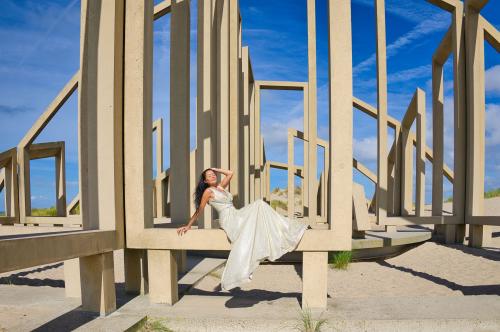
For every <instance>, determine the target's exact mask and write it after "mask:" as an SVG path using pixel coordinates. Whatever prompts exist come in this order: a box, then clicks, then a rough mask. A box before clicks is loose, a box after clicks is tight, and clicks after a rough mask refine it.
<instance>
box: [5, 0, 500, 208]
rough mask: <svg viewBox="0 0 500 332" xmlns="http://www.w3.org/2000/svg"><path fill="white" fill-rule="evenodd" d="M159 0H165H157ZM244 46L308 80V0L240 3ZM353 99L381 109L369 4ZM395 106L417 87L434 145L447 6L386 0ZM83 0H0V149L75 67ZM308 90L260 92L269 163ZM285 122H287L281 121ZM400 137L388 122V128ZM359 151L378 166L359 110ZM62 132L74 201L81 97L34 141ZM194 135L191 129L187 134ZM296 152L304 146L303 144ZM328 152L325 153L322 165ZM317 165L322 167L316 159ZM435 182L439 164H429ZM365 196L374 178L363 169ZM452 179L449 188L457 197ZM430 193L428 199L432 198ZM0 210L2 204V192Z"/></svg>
mask: <svg viewBox="0 0 500 332" xmlns="http://www.w3.org/2000/svg"><path fill="white" fill-rule="evenodd" d="M155 2H158V1H157V0H156V1H155ZM316 3H317V4H316V14H317V27H316V29H317V62H318V71H317V76H318V134H319V136H320V137H321V138H323V139H328V137H327V135H328V85H327V79H328V62H327V61H328V57H327V56H328V48H327V16H326V13H327V1H326V0H317V2H316ZM240 6H241V15H242V18H243V44H244V45H248V46H249V49H250V56H251V60H252V65H253V70H254V74H255V77H256V79H259V80H291V81H306V80H307V23H306V14H305V9H306V0H288V1H285V0H272V1H270V0H240ZM352 10H353V14H352V22H353V66H354V93H355V96H356V97H358V98H361V99H363V100H365V101H366V102H368V103H370V104H372V105H374V106H376V81H375V79H376V69H375V58H374V54H375V38H374V36H375V19H374V8H373V0H353V6H352ZM498 13H500V3H499V2H498V1H493V0H492V1H490V4H488V5H487V6H486V7H485V9H484V10H483V15H484V16H485V17H486V18H487V19H489V20H490V22H491V23H492V24H493V25H495V26H496V27H497V28H500V15H498ZM191 16H192V17H191V29H192V34H191V38H192V40H191V45H192V47H191V62H192V64H191V78H192V82H191V91H192V93H191V115H192V116H191V118H192V121H191V122H192V128H193V129H194V126H195V106H196V105H195V98H196V1H195V0H193V1H192V11H191ZM386 18H387V54H388V59H387V67H388V91H389V96H388V102H389V114H390V115H391V116H393V117H395V118H396V119H399V120H401V119H402V117H403V114H404V112H405V110H406V107H407V105H408V104H409V101H410V99H411V97H412V94H413V92H414V90H415V89H416V88H417V87H420V88H422V89H423V90H424V91H425V92H426V97H427V140H428V145H429V146H432V113H431V83H430V79H431V57H432V53H433V52H434V50H435V48H436V46H437V44H438V43H439V41H440V40H441V38H442V37H443V35H444V33H445V31H446V29H447V27H448V26H449V24H450V21H451V17H450V14H448V13H446V12H443V11H441V10H440V9H438V8H436V7H434V6H433V5H430V4H428V3H427V2H425V1H423V0H411V1H399V0H387V1H386ZM169 25H170V19H169V17H168V16H166V17H164V18H162V19H160V20H158V21H157V22H155V26H154V36H155V40H154V70H155V76H154V97H153V98H154V102H153V104H154V118H155V119H157V118H159V117H163V119H164V121H165V124H164V125H165V128H166V130H165V140H164V142H165V155H166V158H165V159H166V160H165V167H168V164H169V158H168V153H169V149H168V144H169V137H168V136H169V135H168V117H169V113H168V112H169V105H168V104H169V79H168V76H169V66H168V60H169V44H170V41H169V39H170V38H169V29H170V26H169ZM79 35H80V1H79V0H64V1H63V0H51V1H46V0H39V1H34V0H15V1H14V0H2V1H0V45H1V47H0V123H1V125H2V130H1V131H0V150H1V151H3V150H6V149H8V148H10V147H13V146H15V145H17V144H18V142H19V141H20V140H21V139H22V137H23V135H24V134H25V133H26V132H27V131H28V130H29V128H30V127H31V126H32V124H33V123H34V122H35V120H36V119H37V118H38V117H39V116H40V114H41V113H42V112H43V110H44V109H45V107H46V106H47V105H48V104H49V103H50V102H51V101H52V99H53V98H54V97H55V96H56V95H57V93H58V92H59V90H60V89H61V88H62V87H63V86H64V85H65V83H66V82H67V81H68V80H69V79H70V78H71V77H72V75H73V74H74V73H75V72H76V71H77V70H78V66H79ZM485 48H486V70H487V72H486V90H487V92H486V102H487V109H486V111H487V123H486V129H487V132H486V135H487V138H488V143H487V146H486V157H487V162H486V165H485V167H486V179H485V186H486V188H487V189H491V188H497V187H500V179H499V176H498V175H499V174H500V166H499V165H500V129H498V128H499V127H500V56H499V55H498V54H497V53H496V52H495V51H494V50H493V49H492V48H491V47H490V46H489V45H488V44H487V43H486V44H485ZM452 77H453V73H452V64H451V59H450V60H449V61H448V62H447V64H446V65H445V86H446V91H445V118H446V120H445V126H446V129H445V137H446V138H445V150H446V156H445V160H446V162H447V164H448V165H449V166H450V167H453V141H452V137H453V90H452ZM302 112H303V106H302V94H301V93H300V92H279V91H265V92H264V93H263V94H262V130H263V135H264V138H265V142H266V151H267V156H268V159H270V160H276V161H286V128H287V127H294V128H297V129H303V128H302ZM283 119H286V120H283ZM388 133H389V137H393V132H392V130H389V131H388ZM354 135H355V137H354V154H355V157H356V158H358V159H359V160H360V161H362V162H364V163H365V164H366V165H367V166H368V167H369V168H370V169H371V170H372V171H374V172H376V139H375V137H376V122H375V121H374V120H372V119H370V118H368V117H367V116H366V115H364V114H362V113H361V112H359V111H354ZM55 140H64V141H65V142H66V148H67V156H66V157H67V164H66V166H67V181H68V183H67V191H68V200H71V199H72V197H73V196H74V195H75V194H76V193H77V192H78V167H77V165H78V163H77V158H78V156H77V95H76V94H74V95H73V96H72V97H71V98H70V100H68V102H67V103H66V104H65V106H64V107H63V108H62V109H61V111H60V112H59V113H58V115H57V116H56V117H55V118H54V119H53V120H52V121H51V123H50V124H49V126H48V127H47V128H46V129H45V130H44V132H43V133H42V135H40V137H39V138H38V139H37V142H45V141H55ZM191 142H192V144H191V145H192V147H194V143H195V135H194V130H192V135H191ZM296 147H297V153H296V155H299V156H298V157H297V159H296V162H297V163H298V164H301V163H302V158H300V151H301V147H300V144H299V143H297V144H296ZM322 154H323V152H322V150H321V149H320V151H319V152H318V156H319V158H320V162H319V165H322ZM319 167H321V166H319ZM426 169H427V181H426V182H427V185H428V188H429V187H430V184H431V165H430V164H429V163H427V165H426ZM31 176H32V204H33V206H34V207H45V206H51V205H54V202H55V200H54V193H55V189H54V184H53V183H54V181H53V178H54V161H53V160H39V161H34V162H32V174H31ZM271 177H272V178H271V186H272V187H275V186H280V187H284V186H286V173H285V172H283V171H273V172H272V175H271ZM354 180H355V181H357V182H360V183H363V184H364V185H365V188H366V192H367V195H371V194H372V193H373V185H372V184H371V183H370V182H368V181H367V180H366V179H364V178H363V177H362V176H361V175H359V174H356V173H355V178H354ZM451 188H452V187H451V185H450V184H448V183H445V196H446V197H447V196H450V195H451ZM430 198H431V197H430V192H429V190H427V201H429V200H430ZM0 210H3V199H1V203H0Z"/></svg>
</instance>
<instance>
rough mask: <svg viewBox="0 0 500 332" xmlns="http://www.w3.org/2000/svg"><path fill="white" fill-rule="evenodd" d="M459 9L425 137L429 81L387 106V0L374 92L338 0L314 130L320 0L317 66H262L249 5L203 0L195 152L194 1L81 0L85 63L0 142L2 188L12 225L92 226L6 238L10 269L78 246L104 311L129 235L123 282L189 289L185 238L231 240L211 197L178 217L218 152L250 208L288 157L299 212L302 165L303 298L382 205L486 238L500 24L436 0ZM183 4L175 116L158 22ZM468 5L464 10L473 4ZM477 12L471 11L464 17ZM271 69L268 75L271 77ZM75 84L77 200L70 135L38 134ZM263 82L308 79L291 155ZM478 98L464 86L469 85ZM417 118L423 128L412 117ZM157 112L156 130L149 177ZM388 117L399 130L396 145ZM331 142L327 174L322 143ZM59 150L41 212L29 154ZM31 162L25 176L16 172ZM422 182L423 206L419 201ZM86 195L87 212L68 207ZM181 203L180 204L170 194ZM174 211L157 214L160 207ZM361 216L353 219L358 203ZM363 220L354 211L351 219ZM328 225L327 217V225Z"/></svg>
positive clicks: (389, 213) (79, 275)
mask: <svg viewBox="0 0 500 332" xmlns="http://www.w3.org/2000/svg"><path fill="white" fill-rule="evenodd" d="M429 1H430V2H431V3H433V4H434V5H436V6H438V7H440V8H441V9H443V10H445V11H448V12H449V13H450V15H452V23H451V26H450V29H449V31H448V32H447V33H446V35H445V36H444V38H443V41H442V42H441V44H440V45H439V46H438V47H437V50H436V53H435V55H434V58H433V110H432V111H433V126H434V127H433V140H434V142H433V148H432V149H429V148H428V147H427V146H426V144H425V137H426V132H425V128H426V125H425V121H426V119H425V107H424V105H425V104H424V100H425V97H424V93H423V91H422V90H420V89H418V88H417V89H416V92H415V95H414V98H413V99H412V101H411V103H410V105H409V107H408V110H407V112H406V114H405V116H404V118H403V119H402V121H398V120H396V119H394V118H392V117H391V116H390V115H388V111H389V110H388V107H387V73H386V71H387V70H386V41H385V35H386V32H385V5H384V1H383V0H375V16H376V22H377V28H376V36H375V37H376V39H377V54H376V59H377V107H373V106H371V105H368V104H367V103H365V102H363V101H362V100H359V99H357V98H355V97H354V96H353V75H352V41H351V5H350V2H349V1H343V0H329V1H328V32H329V33H328V36H329V37H328V38H329V40H328V49H329V57H328V62H329V88H330V89H329V99H330V105H329V116H330V127H329V140H328V141H325V140H321V139H319V138H318V137H317V124H316V121H317V120H316V108H317V101H316V93H317V92H316V89H317V88H316V50H315V44H316V32H315V1H314V0H308V1H307V8H304V10H307V18H308V22H307V26H308V29H307V31H308V81H307V82H285V81H280V82H274V81H272V82H271V81H266V80H257V79H256V78H255V77H254V74H253V72H252V62H251V57H250V50H249V48H248V47H243V46H242V43H241V40H242V37H241V35H242V28H241V27H242V19H243V18H242V17H241V15H240V13H239V7H238V6H239V3H238V1H236V0H234V1H233V0H217V1H215V0H212V1H211V0H207V1H198V10H197V15H198V17H197V20H198V31H197V33H198V48H197V74H198V81H197V82H198V86H197V112H196V114H197V122H196V123H197V127H196V142H197V146H196V149H195V150H193V151H190V148H189V137H190V132H189V130H190V127H189V123H190V118H189V109H190V108H189V106H190V105H189V101H190V95H189V94H190V90H189V86H190V65H191V63H190V57H189V54H190V42H189V41H190V15H191V2H190V1H189V0H172V1H170V0H165V1H162V2H160V3H158V4H157V5H156V6H154V5H153V1H152V0H143V1H124V0H109V1H105V2H102V1H98V0H82V3H81V38H80V69H79V71H78V72H77V73H76V74H75V75H74V76H73V77H72V78H71V80H70V81H69V82H68V83H67V85H66V86H65V87H64V88H63V89H62V90H61V92H60V93H59V94H58V95H57V96H56V98H55V99H54V101H53V102H52V103H51V104H50V105H49V107H48V108H47V110H46V111H45V112H44V113H43V114H42V115H41V117H40V118H39V119H38V120H37V121H36V123H35V124H34V126H33V127H32V128H31V129H30V131H29V132H28V133H27V134H26V135H25V136H24V138H23V139H22V140H21V142H20V143H19V144H18V146H17V148H14V149H11V150H8V151H5V152H3V153H1V154H0V168H3V169H4V171H3V172H2V173H1V174H2V177H0V189H3V190H4V191H5V197H6V207H7V208H6V213H7V215H6V216H1V217H0V222H1V223H2V224H12V223H36V224H39V223H42V222H48V223H53V224H65V223H75V221H78V223H80V224H81V225H82V228H83V230H81V231H76V232H71V233H64V234H57V233H56V234H51V235H40V236H15V237H12V238H2V239H1V240H0V252H2V255H0V272H5V271H11V270H16V269H21V268H26V267H30V266H37V265H40V264H47V263H51V262H58V261H67V263H66V266H65V279H66V280H65V281H66V287H67V295H68V296H80V297H81V301H82V305H83V307H84V308H85V309H88V310H92V311H96V312H100V313H101V314H107V313H110V312H112V311H113V310H114V309H115V308H116V295H115V285H114V262H113V254H112V252H113V251H114V250H117V249H122V248H125V249H126V250H125V258H124V259H125V287H126V289H127V290H128V291H130V292H137V293H149V294H150V299H151V300H152V301H154V302H159V303H166V304H170V305H174V304H175V303H176V302H177V301H178V298H179V296H178V280H177V277H178V274H177V272H178V271H183V270H184V269H185V262H186V259H185V251H186V250H229V249H230V243H229V241H228V239H227V237H226V234H225V233H224V231H223V230H221V229H215V228H213V225H214V224H213V217H212V213H211V212H210V211H208V209H207V212H205V214H204V216H203V218H202V219H201V220H200V223H199V225H198V228H195V229H192V230H191V231H189V232H188V233H187V234H185V235H184V236H183V237H179V236H178V235H177V233H176V229H175V227H176V226H178V225H179V224H181V223H185V222H186V221H187V219H188V218H189V217H190V213H192V204H191V193H192V188H193V187H194V184H195V181H196V176H197V175H198V174H199V173H200V171H201V170H203V169H205V168H207V167H210V166H217V167H222V168H231V169H232V170H234V171H235V176H234V179H233V181H232V183H231V186H230V191H231V192H232V193H233V195H234V198H235V205H236V206H237V207H240V206H242V205H244V204H247V203H249V202H252V201H254V200H256V199H258V198H263V199H266V200H269V199H270V194H269V191H270V188H269V183H270V170H271V168H280V169H286V170H287V171H288V190H289V192H288V198H289V202H288V207H289V210H288V214H289V216H293V215H294V212H295V209H296V207H295V206H294V202H293V200H292V198H293V193H294V191H293V184H294V177H295V176H300V177H302V178H303V185H302V192H303V204H304V206H303V214H304V215H305V216H307V218H309V219H308V222H309V223H312V224H314V225H315V226H317V227H313V229H310V230H307V231H306V232H305V235H304V237H303V239H302V241H301V243H300V244H299V246H298V247H297V250H296V251H297V252H299V253H301V254H302V257H303V259H302V261H303V265H302V269H303V273H302V282H303V289H302V305H303V306H310V307H317V308H324V307H325V306H326V303H327V294H326V291H327V290H326V289H327V288H326V276H327V273H326V272H327V259H328V251H338V250H351V249H352V241H351V240H352V237H353V230H354V231H355V232H354V236H356V237H357V236H360V232H363V231H366V230H368V228H369V221H370V219H375V220H376V223H377V224H378V225H380V226H386V227H387V230H388V231H396V226H401V225H419V224H434V225H436V226H438V229H437V231H438V232H439V233H440V234H441V235H442V236H443V239H444V241H445V242H447V243H456V242H458V243H461V242H463V240H464V236H465V225H466V224H469V225H470V226H471V227H470V229H471V233H470V237H471V241H470V243H471V245H474V246H485V245H487V241H488V237H489V236H490V235H491V231H490V230H489V229H488V225H497V226H498V225H500V217H498V216H485V215H484V213H483V208H482V205H483V191H484V146H485V139H484V130H485V129H484V121H485V119H484V112H485V102H484V93H485V91H484V50H483V48H484V46H483V45H484V41H487V42H488V43H490V44H491V45H492V46H493V47H494V48H495V49H496V50H497V51H499V49H500V34H499V32H498V30H496V29H495V27H493V26H492V25H491V24H490V23H488V22H487V21H486V20H485V19H484V18H483V17H482V16H481V14H480V10H481V8H482V7H483V6H484V5H485V4H486V3H487V1H485V0H482V1H479V0H466V1H465V3H464V4H462V2H460V1H458V0H429ZM164 15H171V31H170V34H171V37H170V40H171V47H170V51H171V54H170V81H171V82H175V84H171V86H170V127H169V128H163V122H162V120H161V119H160V120H158V121H156V122H154V123H153V118H152V75H153V69H152V63H153V22H154V20H155V19H158V18H160V17H162V16H164ZM464 15H465V16H464ZM464 20H465V21H464ZM451 54H453V64H454V67H453V68H454V85H453V86H454V107H455V110H454V132H455V137H454V149H455V150H454V165H453V171H452V170H450V169H449V167H447V166H446V165H445V164H444V162H443V137H442V136H443V105H442V104H443V101H442V99H443V73H442V66H443V64H444V63H445V61H446V59H447V57H448V56H450V55H451ZM264 79H265V78H264ZM76 89H78V105H79V107H78V112H79V113H78V119H79V124H78V128H79V172H80V174H79V180H80V194H79V198H78V200H74V201H73V202H72V203H70V204H67V200H66V197H65V191H64V188H65V176H64V142H47V143H40V144H34V141H35V139H36V138H37V137H38V135H39V134H40V132H41V131H42V130H43V129H44V128H45V127H46V126H47V124H48V123H49V121H50V120H51V119H52V118H53V117H54V115H55V114H56V113H57V111H58V110H59V109H60V108H61V107H62V105H63V104H64V102H65V101H66V100H67V99H68V98H69V97H70V96H71V94H72V93H73V92H74V91H75V90H76ZM263 89H285V90H286V89H293V90H300V91H303V92H304V129H303V132H300V131H298V130H296V129H294V128H289V130H288V133H283V135H286V134H287V135H288V162H287V163H286V164H278V163H276V162H272V161H270V160H268V159H269V158H268V157H267V156H266V151H265V142H264V139H263V136H262V132H261V125H260V122H261V109H260V103H261V101H260V99H261V93H260V92H261V90H263ZM465 97H467V98H465ZM353 107H354V108H356V109H357V110H360V111H362V112H364V113H366V114H368V115H370V116H371V117H373V118H374V119H376V121H377V128H378V129H377V131H378V136H377V137H378V144H377V156H378V158H377V166H378V167H377V172H376V174H375V173H373V172H371V171H370V170H369V169H368V168H366V167H365V166H363V165H362V164H361V163H360V162H359V161H358V160H356V159H355V158H354V156H353ZM415 121H416V128H417V131H416V133H415V132H412V131H411V127H412V124H413V123H414V122H415ZM152 125H153V131H155V132H156V135H157V140H158V141H157V145H156V148H157V152H156V157H157V160H156V170H157V174H156V175H155V176H154V177H153V172H152V170H153V158H152V148H153V142H152V137H153V135H152V129H151V128H152ZM387 126H389V127H391V128H393V129H394V130H395V138H394V142H393V144H392V147H391V148H390V149H389V150H388V149H387ZM164 130H165V131H168V132H169V135H170V142H171V146H170V153H171V155H170V168H169V169H168V170H164V169H163V153H162V151H163V131H164ZM294 138H298V139H300V140H302V141H303V142H305V149H304V165H303V166H302V167H299V166H297V165H295V162H294V149H293V141H294ZM318 145H319V146H321V147H323V148H324V149H325V164H324V165H323V170H324V171H323V174H322V175H321V176H320V179H319V181H318V178H317V175H316V172H317V160H316V151H317V146H318ZM414 146H416V149H417V154H416V155H417V167H416V170H415V171H416V178H417V183H416V188H412V180H411V179H412V177H413V172H414V170H413V169H412V167H411V165H412V164H413V162H412V156H413V147H414ZM46 157H55V159H56V175H57V176H56V182H57V188H58V190H57V192H56V195H57V211H58V216H57V217H53V218H47V219H43V220H42V219H33V218H34V217H31V216H30V211H31V208H30V170H29V162H30V160H32V159H33V158H46ZM426 160H429V161H431V162H432V163H433V170H432V172H433V197H432V201H433V206H432V215H431V216H427V215H426V214H425V211H424V202H425V195H424V192H425V191H424V184H425V171H426V170H425V161H426ZM353 167H354V168H355V169H357V170H358V171H360V172H361V173H362V174H364V175H365V176H367V177H368V178H369V179H370V180H371V181H372V182H373V183H375V185H376V195H375V197H374V199H372V203H373V204H372V206H373V207H374V210H375V213H376V215H375V216H373V218H372V217H370V216H369V214H368V211H367V206H366V202H365V201H366V198H365V197H364V193H363V190H362V188H360V187H359V186H357V185H355V184H353V180H352V178H353ZM17 169H19V176H18V178H19V182H18V183H16V181H17V177H16V172H17ZM443 176H445V177H447V178H448V179H449V180H450V181H452V183H453V188H454V189H453V211H452V212H453V213H452V214H451V215H450V214H445V213H443V208H442V205H443V204H442V200H443V197H442V196H443V195H442V183H443ZM413 191H415V192H416V197H417V199H416V208H415V212H414V211H413V199H412V196H413ZM76 202H78V204H79V206H80V215H77V216H69V215H68V213H67V209H66V207H67V206H68V207H69V210H73V209H74V207H75V206H76ZM167 204H169V205H167ZM167 216H168V217H170V224H164V225H162V226H163V227H155V222H154V218H155V217H156V218H157V219H158V218H164V217H167ZM353 217H354V218H353ZM353 220H354V223H353ZM321 223H323V225H319V226H318V225H317V224H321Z"/></svg>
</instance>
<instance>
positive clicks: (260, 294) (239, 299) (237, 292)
mask: <svg viewBox="0 0 500 332" xmlns="http://www.w3.org/2000/svg"><path fill="white" fill-rule="evenodd" d="M188 295H201V296H228V295H229V296H232V297H231V298H230V299H229V300H227V301H226V304H225V305H226V308H249V307H253V306H254V305H256V304H257V303H259V302H266V301H274V300H278V299H281V298H287V297H289V298H295V299H297V302H299V303H300V301H301V298H302V295H301V293H296V292H291V293H283V292H273V291H268V290H262V289H252V290H242V289H241V288H239V287H236V288H234V289H232V290H230V291H229V293H226V292H221V288H220V285H219V286H218V287H217V288H216V289H214V290H213V291H204V290H200V289H196V288H194V289H192V290H191V291H190V292H189V294H188Z"/></svg>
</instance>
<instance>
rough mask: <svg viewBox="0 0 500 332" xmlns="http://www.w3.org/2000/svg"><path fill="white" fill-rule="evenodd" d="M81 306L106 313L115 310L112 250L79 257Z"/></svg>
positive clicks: (102, 313)
mask: <svg viewBox="0 0 500 332" xmlns="http://www.w3.org/2000/svg"><path fill="white" fill-rule="evenodd" d="M80 279H81V283H82V308H83V309H84V310H88V311H93V312H98V313H100V314H101V315H107V314H110V313H112V312H113V311H115V310H116V290H115V271H114V261H113V252H112V251H111V252H106V253H103V254H99V255H93V256H87V257H81V258H80Z"/></svg>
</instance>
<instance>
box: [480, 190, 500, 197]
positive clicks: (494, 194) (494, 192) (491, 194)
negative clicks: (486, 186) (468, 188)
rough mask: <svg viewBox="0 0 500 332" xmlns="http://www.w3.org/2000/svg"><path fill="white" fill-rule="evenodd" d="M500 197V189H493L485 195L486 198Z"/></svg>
mask: <svg viewBox="0 0 500 332" xmlns="http://www.w3.org/2000/svg"><path fill="white" fill-rule="evenodd" d="M494 197H500V188H497V189H492V190H490V191H487V192H485V193H484V198H494Z"/></svg>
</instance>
